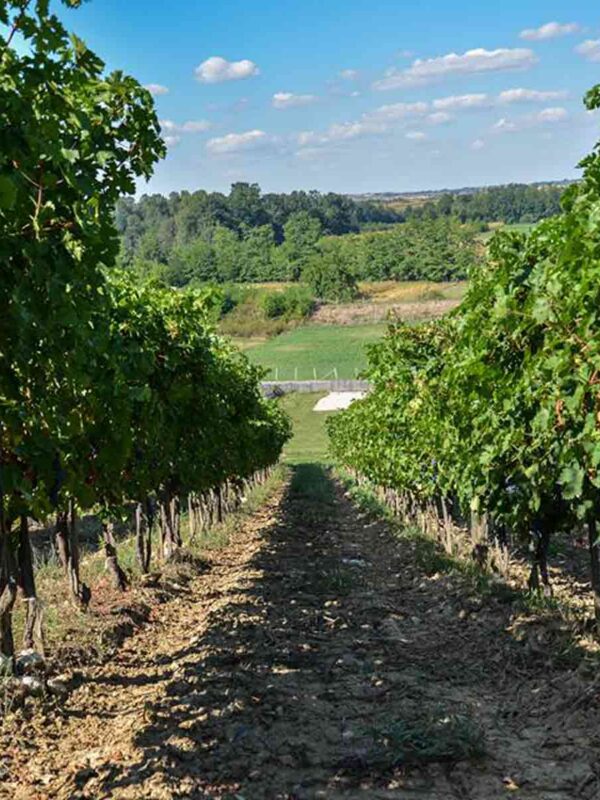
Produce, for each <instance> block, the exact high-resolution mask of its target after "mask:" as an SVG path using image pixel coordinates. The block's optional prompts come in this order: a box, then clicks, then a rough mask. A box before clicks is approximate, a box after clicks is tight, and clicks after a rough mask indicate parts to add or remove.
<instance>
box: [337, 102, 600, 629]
mask: <svg viewBox="0 0 600 800" xmlns="http://www.w3.org/2000/svg"><path fill="white" fill-rule="evenodd" d="M586 105H587V108H588V109H590V110H593V109H597V108H599V107H600V86H597V87H595V88H594V89H593V90H591V91H590V92H589V93H588V95H587V96H586ZM581 166H582V167H583V170H584V174H583V180H582V181H581V182H580V183H579V184H578V185H573V186H572V187H571V188H570V189H569V190H568V191H567V192H566V194H565V195H564V197H563V200H562V213H561V214H560V215H559V216H557V217H554V218H553V219H551V220H546V221H544V222H542V223H540V224H539V225H538V226H537V227H536V228H535V229H534V231H533V232H532V233H531V234H530V235H528V236H527V235H523V234H519V233H515V232H505V233H499V234H497V235H496V237H495V238H494V239H493V241H492V245H491V249H490V256H489V259H488V261H487V262H486V263H485V264H483V265H481V266H480V268H479V269H478V270H477V271H475V272H474V273H473V275H472V280H471V284H470V288H469V291H468V294H467V296H466V298H465V300H464V302H463V303H462V305H461V306H460V308H459V309H458V310H457V312H455V314H453V315H452V316H451V317H449V318H445V319H443V320H440V321H437V322H434V323H428V324H425V325H420V326H413V327H411V326H408V325H403V324H396V325H393V326H392V327H391V328H390V330H389V333H388V335H387V337H386V338H385V340H384V341H382V343H381V344H378V345H376V346H374V347H373V348H371V352H370V366H369V369H368V373H367V377H368V378H369V379H370V380H371V382H372V384H373V391H372V392H371V393H370V394H369V395H368V397H367V398H366V399H364V400H362V401H360V402H357V403H354V404H353V405H352V406H351V408H350V409H349V410H348V411H345V412H343V413H342V414H341V415H339V416H337V417H335V418H333V419H332V420H331V421H330V423H329V425H330V433H331V438H332V447H333V450H334V452H335V454H336V455H337V458H338V459H339V460H340V461H341V462H342V463H344V464H346V465H347V466H348V467H350V468H351V469H352V470H354V471H355V472H356V474H357V475H359V476H363V478H366V479H367V480H368V481H370V482H371V483H372V484H373V485H375V486H379V487H381V491H382V496H383V497H384V498H386V500H387V501H388V502H389V503H390V504H391V505H392V507H393V508H394V510H395V511H396V512H397V513H398V514H400V515H401V516H403V517H404V518H406V519H408V520H410V521H412V522H414V521H415V520H418V521H419V522H420V523H421V524H422V525H423V527H430V528H432V529H433V530H434V531H436V532H437V534H438V535H439V538H440V540H441V541H442V542H444V544H445V545H446V546H447V545H448V539H449V537H450V535H451V530H452V528H453V526H455V527H457V528H459V529H460V528H464V527H465V526H466V527H469V528H470V530H471V533H472V537H473V538H472V539H471V544H472V545H473V544H475V545H476V546H475V547H474V550H473V554H474V555H475V556H476V557H478V558H480V557H482V554H483V555H485V553H486V551H487V549H488V548H489V547H490V546H491V545H497V546H498V547H500V548H501V549H502V548H506V547H507V546H508V545H509V544H510V543H513V542H514V543H517V544H518V543H527V544H528V545H529V549H530V551H531V552H532V558H533V565H532V570H531V576H530V582H529V583H530V587H531V588H532V589H536V588H538V586H540V582H541V586H542V588H543V589H544V590H545V592H546V593H550V592H551V587H550V583H549V576H548V567H547V553H548V547H549V543H550V540H551V537H553V536H558V535H559V534H561V533H562V534H563V535H569V534H570V535H576V536H580V535H581V533H585V534H586V535H587V537H588V539H589V550H590V558H591V579H592V587H593V591H594V599H595V604H596V615H597V619H598V621H600V538H599V529H598V516H599V514H600V472H599V468H600V335H599V327H598V304H599V301H600V296H599V294H600V290H599V287H600V260H599V258H598V207H599V206H600V192H599V190H598V187H599V186H600V144H598V145H597V146H596V148H595V149H594V151H593V153H592V154H591V155H590V156H588V157H587V158H586V159H585V160H584V161H583V162H582V165H581ZM484 527H485V528H486V529H487V536H488V538H487V541H486V539H485V538H479V539H478V536H479V533H478V531H479V532H481V530H482V528H484ZM482 560H485V558H483V559H482Z"/></svg>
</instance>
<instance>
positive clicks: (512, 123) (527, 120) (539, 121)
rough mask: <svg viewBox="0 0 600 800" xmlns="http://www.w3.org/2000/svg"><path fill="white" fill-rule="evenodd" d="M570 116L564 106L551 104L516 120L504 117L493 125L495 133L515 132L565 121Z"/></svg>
mask: <svg viewBox="0 0 600 800" xmlns="http://www.w3.org/2000/svg"><path fill="white" fill-rule="evenodd" d="M568 117H569V112H568V111H567V109H566V108H562V106H551V107H548V108H544V109H542V111H537V112H535V113H534V114H525V115H524V116H522V117H519V118H517V119H516V120H511V119H507V118H506V117H503V118H502V119H499V120H498V122H496V123H495V125H494V126H493V127H492V130H493V131H494V132H495V133H514V131H521V130H526V129H527V128H535V127H537V126H539V125H548V124H554V123H557V122H564V121H565V120H566V119H568Z"/></svg>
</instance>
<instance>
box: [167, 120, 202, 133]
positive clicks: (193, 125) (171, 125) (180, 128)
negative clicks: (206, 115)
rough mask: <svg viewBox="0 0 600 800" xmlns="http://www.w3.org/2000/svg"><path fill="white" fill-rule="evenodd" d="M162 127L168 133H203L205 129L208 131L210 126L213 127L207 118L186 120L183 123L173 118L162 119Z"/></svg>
mask: <svg viewBox="0 0 600 800" xmlns="http://www.w3.org/2000/svg"><path fill="white" fill-rule="evenodd" d="M160 127H161V130H163V131H166V132H167V133H170V134H175V133H203V132H204V131H207V130H209V129H210V128H212V124H211V123H210V122H209V121H208V120H206V119H201V120H189V121H188V122H184V123H183V124H181V125H179V124H178V123H176V122H173V120H171V119H161V120H160Z"/></svg>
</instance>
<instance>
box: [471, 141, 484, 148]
mask: <svg viewBox="0 0 600 800" xmlns="http://www.w3.org/2000/svg"><path fill="white" fill-rule="evenodd" d="M484 147H485V142H484V141H483V139H475V141H474V142H471V150H483V148H484Z"/></svg>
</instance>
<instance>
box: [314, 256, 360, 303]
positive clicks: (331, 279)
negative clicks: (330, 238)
mask: <svg viewBox="0 0 600 800" xmlns="http://www.w3.org/2000/svg"><path fill="white" fill-rule="evenodd" d="M302 280H303V281H304V282H305V283H307V284H308V285H309V286H310V288H311V289H312V291H313V292H314V294H315V296H316V297H317V298H318V299H319V300H333V301H335V302H344V301H348V300H352V299H353V298H354V297H356V295H357V293H358V287H357V285H356V278H355V277H354V275H353V274H352V272H351V271H350V270H349V269H348V267H347V266H346V265H345V262H344V259H343V255H342V253H341V252H340V249H339V248H338V247H328V248H327V249H326V250H321V251H320V252H319V253H317V254H316V255H315V256H313V258H312V259H311V260H310V261H309V263H308V265H307V267H306V268H305V270H304V272H303V273H302Z"/></svg>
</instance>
